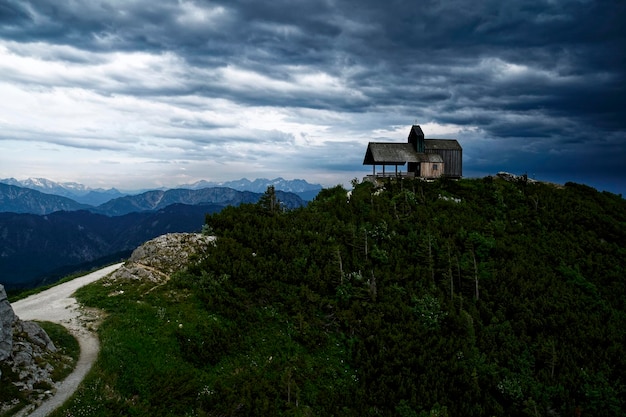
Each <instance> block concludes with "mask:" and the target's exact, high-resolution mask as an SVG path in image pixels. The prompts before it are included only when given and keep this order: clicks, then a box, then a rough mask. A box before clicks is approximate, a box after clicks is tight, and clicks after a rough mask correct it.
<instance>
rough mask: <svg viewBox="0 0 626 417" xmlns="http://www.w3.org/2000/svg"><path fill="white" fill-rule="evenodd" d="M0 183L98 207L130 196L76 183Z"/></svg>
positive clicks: (10, 180)
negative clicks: (118, 198) (114, 199)
mask: <svg viewBox="0 0 626 417" xmlns="http://www.w3.org/2000/svg"><path fill="white" fill-rule="evenodd" d="M0 183H2V184H7V185H14V186H17V187H23V188H28V189H31V190H35V191H39V192H42V193H46V194H54V195H58V196H61V197H67V198H70V199H72V200H74V201H76V202H78V203H81V204H87V205H90V206H97V205H100V204H102V203H106V202H107V201H109V200H111V199H113V198H117V197H122V196H124V195H128V194H130V193H122V192H120V191H118V190H116V189H115V188H110V189H108V190H105V189H103V188H97V189H93V188H89V187H87V186H86V185H83V184H79V183H76V182H55V181H51V180H48V179H45V178H28V179H25V180H21V181H20V180H16V179H15V178H5V179H0Z"/></svg>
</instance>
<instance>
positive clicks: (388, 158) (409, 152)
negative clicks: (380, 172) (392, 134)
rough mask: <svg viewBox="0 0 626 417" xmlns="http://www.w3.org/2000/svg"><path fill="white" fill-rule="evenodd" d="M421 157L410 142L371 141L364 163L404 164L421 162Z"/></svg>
mask: <svg viewBox="0 0 626 417" xmlns="http://www.w3.org/2000/svg"><path fill="white" fill-rule="evenodd" d="M419 158H420V156H419V154H418V153H417V152H415V149H413V146H412V145H411V144H410V143H389V142H370V143H369V144H368V145H367V151H366V152H365V159H364V160H363V165H404V164H406V163H407V162H420V159H419Z"/></svg>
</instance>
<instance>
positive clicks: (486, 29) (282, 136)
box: [0, 0, 626, 178]
mask: <svg viewBox="0 0 626 417" xmlns="http://www.w3.org/2000/svg"><path fill="white" fill-rule="evenodd" d="M624 21H626V2H624V1H621V0H613V1H611V0H606V1H587V0H515V1H505V2H503V1H501V0H486V1H481V2H468V1H466V0H447V1H441V0H425V1H420V2H410V1H397V0H390V1H385V2H381V1H378V0H360V1H358V2H357V1H332V0H326V1H312V0H306V1H305V0H290V1H287V0H276V1H272V2H259V1H253V0H241V1H195V2H194V1H157V2H155V1H148V0H135V1H125V2H119V3H117V4H114V3H112V2H107V1H72V2H50V1H47V0H19V1H14V0H10V1H6V0H4V1H0V39H3V40H6V41H12V42H13V44H12V50H14V51H16V53H20V48H22V46H21V45H30V44H37V43H42V44H45V45H54V46H55V47H54V48H47V49H46V48H43V49H42V50H41V51H39V52H38V55H39V58H40V59H43V60H49V61H62V62H68V63H71V64H72V65H76V66H84V67H87V68H89V67H90V66H94V67H95V66H101V65H106V63H107V60H108V59H109V58H110V54H115V53H116V52H125V53H138V54H141V53H148V54H151V56H156V57H160V58H161V61H159V62H157V63H155V62H153V61H149V62H148V63H147V64H146V67H147V68H149V70H146V71H148V72H149V75H150V76H149V77H146V78H147V80H142V79H141V78H140V77H138V76H137V75H136V72H138V71H137V70H136V69H135V68H130V69H127V68H122V69H121V70H119V71H113V72H110V73H108V74H107V76H106V77H105V76H101V75H94V76H93V77H90V76H87V77H83V76H81V77H75V78H72V77H71V76H70V75H68V76H65V78H63V77H61V76H58V77H54V78H52V77H51V78H50V80H49V81H46V80H45V79H44V80H33V76H32V74H30V73H28V72H23V73H7V74H6V79H9V80H14V81H15V82H18V83H29V82H37V83H39V84H43V85H46V83H47V82H49V83H50V86H53V85H68V86H70V85H79V86H81V88H85V89H89V90H90V91H95V92H97V93H98V94H101V95H105V96H106V95H113V94H123V95H131V96H135V97H160V98H163V97H170V98H171V100H172V102H173V103H177V105H178V106H179V108H185V109H188V110H190V111H191V109H193V108H194V107H195V106H197V105H198V101H196V100H191V101H189V103H185V100H186V99H185V97H189V96H194V97H204V98H207V99H220V100H224V101H228V102H233V103H237V104H238V105H239V106H242V107H245V106H252V107H255V108H272V109H290V110H289V111H290V114H291V115H293V116H292V118H295V117H296V116H295V115H298V117H299V116H302V117H303V119H301V120H300V122H301V123H304V124H306V123H307V120H306V119H305V117H306V116H304V115H305V112H306V111H308V110H311V111H325V112H330V113H333V114H337V115H339V116H338V117H337V118H336V123H343V125H342V127H341V128H338V129H337V133H338V134H341V133H343V134H348V133H352V137H358V138H367V137H368V135H369V137H372V136H373V131H374V130H385V129H387V130H393V129H394V128H395V127H396V126H398V125H402V124H404V125H407V126H408V125H410V124H412V123H413V122H415V121H417V122H418V123H422V124H425V123H434V124H438V125H445V126H452V127H453V128H451V129H452V130H453V131H454V132H458V135H457V136H458V138H459V139H460V140H461V142H462V144H463V146H464V148H465V150H466V151H465V152H466V155H467V157H468V161H467V163H466V164H465V168H467V169H468V171H470V172H471V171H472V170H473V171H475V172H490V171H494V170H496V169H509V170H518V171H519V170H525V169H530V168H525V167H529V166H531V167H533V168H537V169H538V170H539V171H540V172H544V173H546V174H549V175H553V174H554V175H556V174H555V172H559V173H561V174H562V175H563V176H567V173H571V174H572V175H573V174H574V173H575V174H576V175H580V174H581V173H582V174H588V175H590V176H591V175H600V174H599V173H602V172H604V174H605V175H607V176H609V177H610V176H612V177H614V178H620V177H624V176H626V167H625V166H626V164H624V163H623V161H624V159H626V122H625V121H626V52H625V51H626V25H624V24H623V22H624ZM23 48H30V46H28V47H27V46H24V47H23ZM30 53H32V51H31V50H30V49H29V50H28V51H27V52H24V54H25V55H28V54H30ZM158 65H163V68H159V67H158ZM96 73H97V72H96ZM64 83H66V84H64ZM210 110H211V111H214V110H215V109H210ZM316 117H321V116H319V115H318V116H316ZM317 121H318V119H316V122H317ZM170 122H171V125H172V127H173V128H174V133H172V132H170V133H168V134H166V135H165V136H168V135H169V136H171V137H179V136H180V137H181V139H184V140H188V141H190V142H192V143H194V144H196V145H197V146H199V147H202V146H204V145H205V144H207V143H222V142H223V143H226V142H231V141H232V142H237V143H247V142H248V141H250V142H254V141H257V142H258V143H273V142H274V141H275V142H279V143H295V139H294V134H293V133H289V132H281V131H280V128H276V129H267V128H259V129H258V130H257V131H255V132H253V134H251V135H248V134H247V133H234V132H232V130H235V127H234V126H232V125H229V123H227V122H225V121H224V120H223V119H220V120H219V121H218V120H207V119H206V118H205V117H204V116H202V117H189V116H187V115H184V116H176V117H172V118H171V120H170ZM295 123H297V121H296V122H295ZM311 123H313V122H311ZM376 124H378V125H376ZM224 128H226V129H230V130H231V131H229V132H228V133H224V132H222V131H221V130H223V129H224ZM465 129H466V130H465ZM213 131H216V132H218V133H215V134H213V133H211V132H213ZM203 132H206V133H203ZM426 134H427V136H428V135H429V133H428V132H426ZM461 135H465V136H463V137H462V136H461ZM220 138H222V139H223V140H220ZM336 139H341V138H336ZM333 143H335V145H330V144H328V143H327V144H326V146H328V149H329V150H330V149H333V146H335V147H336V148H335V149H342V150H345V151H346V152H349V156H348V159H349V163H347V164H345V165H343V166H344V167H345V166H349V167H351V168H354V169H356V168H355V167H357V166H358V165H359V164H360V163H361V162H362V155H360V153H362V152H363V149H364V148H363V147H364V145H365V141H363V140H362V139H359V141H356V140H354V141H352V142H351V143H352V144H353V145H351V146H347V145H346V144H345V143H343V144H337V143H338V142H336V141H334V142H333ZM362 148H363V149H362ZM591 148H593V150H590V149H591ZM259 152H260V151H259ZM607 153H610V155H608V154H607ZM259 154H260V153H259ZM312 154H314V155H319V156H320V158H321V159H320V161H323V162H319V164H318V166H320V167H322V168H324V167H328V168H329V169H330V168H333V169H336V170H340V168H338V167H339V166H341V165H342V160H341V158H339V159H338V160H337V162H336V163H335V162H334V160H335V158H334V155H335V154H336V152H332V151H327V150H325V149H324V148H320V149H317V150H315V152H312ZM324 155H328V156H327V157H325V156H324ZM590 157H593V158H595V160H594V162H593V163H585V161H586V160H587V159H588V158H590ZM345 160H346V159H345V158H344V161H345ZM597 161H603V162H597ZM507 167H508V168H507Z"/></svg>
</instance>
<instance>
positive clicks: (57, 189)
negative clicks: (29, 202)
mask: <svg viewBox="0 0 626 417" xmlns="http://www.w3.org/2000/svg"><path fill="white" fill-rule="evenodd" d="M0 183H2V184H7V185H13V186H17V187H23V188H29V189H31V190H36V191H39V192H42V193H45V194H53V195H58V196H62V197H67V198H71V199H72V200H74V201H76V202H78V203H81V204H88V205H91V206H98V205H101V204H104V203H106V202H108V201H110V200H112V199H114V198H119V197H124V196H127V195H137V194H142V193H145V192H148V191H156V190H159V191H167V190H174V189H191V190H198V189H202V188H213V187H226V188H232V189H234V190H237V191H252V192H256V193H263V192H265V190H266V189H267V187H268V186H270V185H271V186H273V187H274V188H275V189H276V190H279V191H286V192H292V193H295V194H297V195H298V196H300V198H302V199H303V200H305V201H311V200H313V198H315V196H316V195H317V193H318V192H319V191H320V190H321V189H322V188H323V187H322V186H321V185H320V184H311V183H309V182H307V181H306V180H303V179H293V180H286V179H284V178H282V177H277V178H274V179H267V178H257V179H254V180H249V179H247V178H241V179H239V180H232V181H221V182H218V181H207V180H200V181H196V182H194V183H191V184H183V185H177V186H173V187H164V188H151V189H141V190H126V191H120V190H118V189H116V188H109V189H104V188H91V187H88V186H86V185H84V184H80V183H77V182H56V181H53V180H49V179H47V178H27V179H25V180H17V179H15V178H4V179H0Z"/></svg>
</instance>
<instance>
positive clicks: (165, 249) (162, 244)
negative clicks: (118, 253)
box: [110, 233, 215, 283]
mask: <svg viewBox="0 0 626 417" xmlns="http://www.w3.org/2000/svg"><path fill="white" fill-rule="evenodd" d="M214 240H215V238H214V237H213V236H207V235H204V234H201V233H169V234H166V235H162V236H159V237H157V238H155V239H152V240H150V241H148V242H146V243H144V244H143V245H141V246H140V247H138V248H137V249H135V251H134V252H133V253H132V255H131V257H130V258H129V260H128V261H127V262H126V263H125V264H124V265H123V266H122V267H121V268H120V269H118V270H117V271H115V272H114V273H113V274H112V275H111V277H110V279H111V280H117V279H135V280H144V281H151V282H154V283H159V282H164V281H167V280H168V279H169V277H170V275H171V274H172V273H174V272H176V271H180V270H182V269H184V268H185V267H186V265H187V264H188V262H189V261H190V259H191V258H192V257H193V256H202V253H203V252H204V250H205V249H206V248H207V247H208V246H210V245H212V244H213V241H214Z"/></svg>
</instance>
